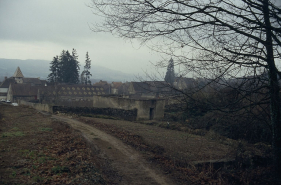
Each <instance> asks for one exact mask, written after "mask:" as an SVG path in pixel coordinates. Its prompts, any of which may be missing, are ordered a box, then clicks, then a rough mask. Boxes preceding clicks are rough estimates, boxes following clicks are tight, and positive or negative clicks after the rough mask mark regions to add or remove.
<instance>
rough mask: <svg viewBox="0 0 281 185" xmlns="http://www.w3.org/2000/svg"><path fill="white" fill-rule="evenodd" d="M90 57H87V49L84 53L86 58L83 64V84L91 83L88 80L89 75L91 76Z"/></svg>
mask: <svg viewBox="0 0 281 185" xmlns="http://www.w3.org/2000/svg"><path fill="white" fill-rule="evenodd" d="M90 69H91V59H90V57H89V54H88V51H87V53H86V60H85V66H84V71H83V72H84V75H85V79H84V80H85V84H86V85H87V84H90V85H91V81H90V76H92V74H91V72H90Z"/></svg>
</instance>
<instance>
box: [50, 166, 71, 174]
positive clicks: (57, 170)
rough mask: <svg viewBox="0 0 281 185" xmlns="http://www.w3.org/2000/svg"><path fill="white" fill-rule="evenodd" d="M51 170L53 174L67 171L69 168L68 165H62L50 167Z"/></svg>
mask: <svg viewBox="0 0 281 185" xmlns="http://www.w3.org/2000/svg"><path fill="white" fill-rule="evenodd" d="M51 171H52V172H53V173H55V174H60V173H63V172H69V171H70V169H69V168H68V167H64V166H55V167H53V168H52V170H51Z"/></svg>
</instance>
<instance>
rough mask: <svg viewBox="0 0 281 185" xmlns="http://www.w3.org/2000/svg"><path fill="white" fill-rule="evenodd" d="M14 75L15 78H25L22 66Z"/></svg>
mask: <svg viewBox="0 0 281 185" xmlns="http://www.w3.org/2000/svg"><path fill="white" fill-rule="evenodd" d="M13 77H15V78H23V74H22V72H21V70H20V67H18V68H17V70H16V71H15V74H14V75H13Z"/></svg>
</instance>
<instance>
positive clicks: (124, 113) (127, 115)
mask: <svg viewBox="0 0 281 185" xmlns="http://www.w3.org/2000/svg"><path fill="white" fill-rule="evenodd" d="M53 111H54V112H57V111H58V112H62V113H75V114H78V115H87V114H95V115H108V116H112V117H116V118H120V119H124V120H128V121H135V120H136V118H137V112H138V110H137V109H132V110H124V109H113V108H95V107H67V106H54V107H53Z"/></svg>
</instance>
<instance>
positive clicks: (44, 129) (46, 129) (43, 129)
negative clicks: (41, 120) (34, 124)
mask: <svg viewBox="0 0 281 185" xmlns="http://www.w3.org/2000/svg"><path fill="white" fill-rule="evenodd" d="M40 130H41V131H52V130H53V129H52V128H48V127H46V128H40Z"/></svg>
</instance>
